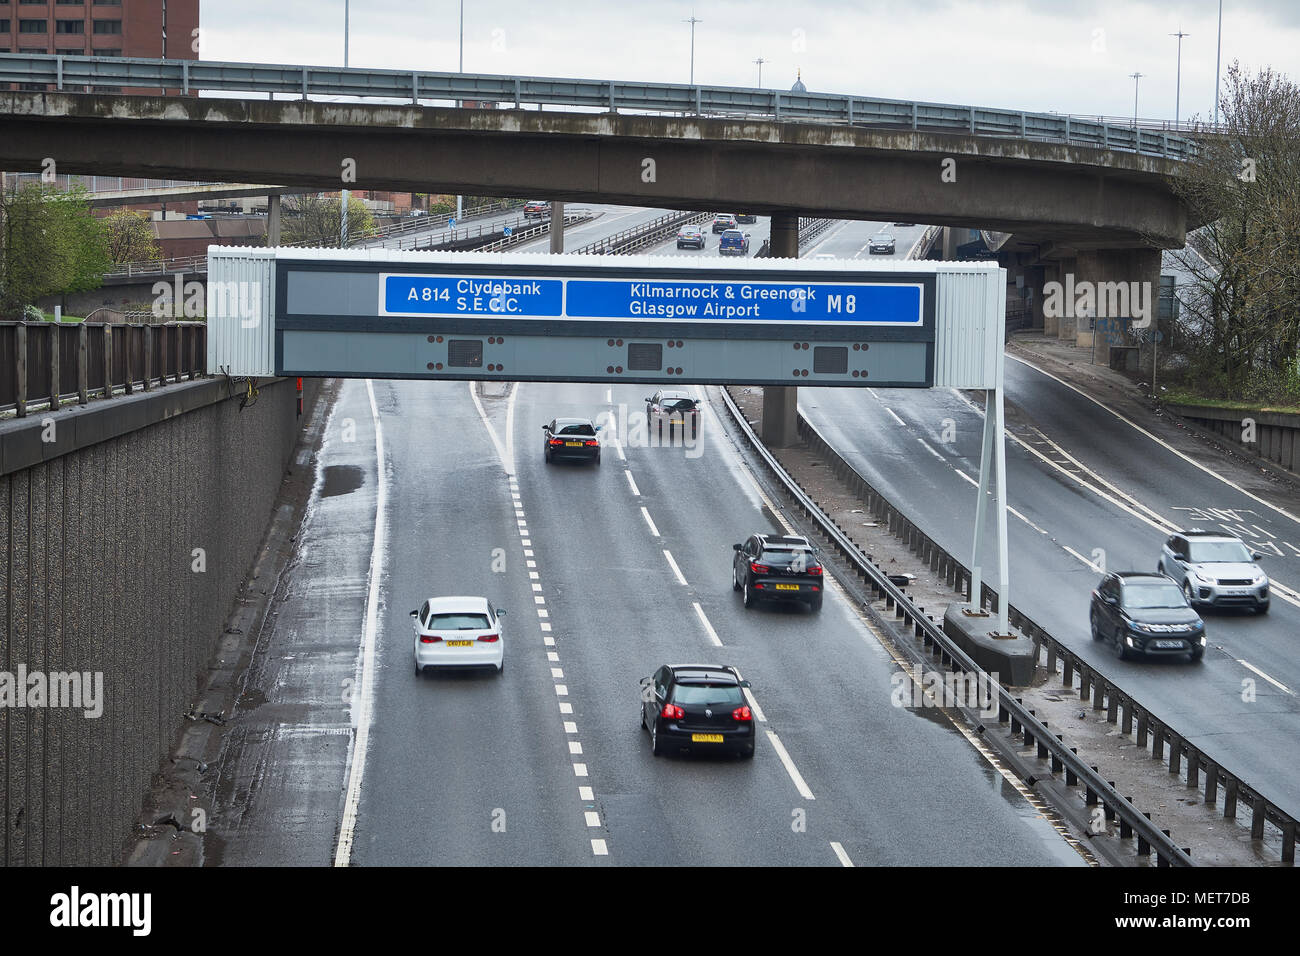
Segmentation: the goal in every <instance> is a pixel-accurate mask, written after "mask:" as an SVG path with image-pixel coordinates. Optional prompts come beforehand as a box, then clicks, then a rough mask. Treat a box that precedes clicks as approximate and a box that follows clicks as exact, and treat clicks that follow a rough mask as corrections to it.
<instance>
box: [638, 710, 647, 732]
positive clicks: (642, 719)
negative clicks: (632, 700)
mask: <svg viewBox="0 0 1300 956" xmlns="http://www.w3.org/2000/svg"><path fill="white" fill-rule="evenodd" d="M638 711H639V713H640V716H641V729H642V730H649V728H648V727H646V725H645V704H642V705H641V706H640V707H639V708H638Z"/></svg>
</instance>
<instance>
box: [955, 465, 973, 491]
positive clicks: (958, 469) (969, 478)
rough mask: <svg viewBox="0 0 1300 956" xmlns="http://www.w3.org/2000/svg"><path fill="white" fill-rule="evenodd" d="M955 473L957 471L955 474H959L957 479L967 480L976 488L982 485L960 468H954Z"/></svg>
mask: <svg viewBox="0 0 1300 956" xmlns="http://www.w3.org/2000/svg"><path fill="white" fill-rule="evenodd" d="M953 471H955V472H956V473H957V477H958V478H965V479H966V480H967V481H969V482H970V483H971V484H972V485H974V486H975V487H976V488H978V487H979V486H980V483H979V482H978V481H976V480H975V479H974V478H972V477H971V476H970V475H968V474H966V472H964V471H962V470H961V469H960V468H953Z"/></svg>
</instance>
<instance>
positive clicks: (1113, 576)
mask: <svg viewBox="0 0 1300 956" xmlns="http://www.w3.org/2000/svg"><path fill="white" fill-rule="evenodd" d="M1088 620H1089V624H1090V627H1091V630H1092V639H1093V640H1094V641H1105V642H1107V643H1108V644H1110V647H1111V650H1112V651H1114V653H1115V656H1116V657H1118V658H1119V659H1120V660H1122V661H1124V660H1128V659H1129V658H1131V657H1141V656H1152V657H1168V656H1171V655H1181V654H1186V655H1188V657H1190V658H1191V660H1192V661H1194V662H1195V661H1199V660H1200V659H1201V658H1202V657H1203V656H1205V622H1204V621H1202V620H1201V616H1200V615H1199V614H1197V613H1196V612H1195V611H1194V610H1192V607H1191V605H1189V604H1188V603H1187V597H1186V596H1185V595H1184V594H1183V592H1182V589H1181V588H1180V587H1179V586H1178V584H1177V582H1175V581H1174V579H1173V578H1171V577H1169V576H1168V575H1165V574H1151V573H1150V572H1142V571H1112V572H1109V573H1108V574H1106V575H1105V576H1104V577H1103V578H1102V579H1101V583H1100V584H1098V585H1097V590H1095V591H1093V592H1092V603H1091V606H1090V608H1089V611H1088Z"/></svg>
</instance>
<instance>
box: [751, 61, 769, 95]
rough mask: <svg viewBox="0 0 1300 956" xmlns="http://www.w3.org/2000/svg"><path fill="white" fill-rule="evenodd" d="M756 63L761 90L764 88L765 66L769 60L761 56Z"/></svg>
mask: <svg viewBox="0 0 1300 956" xmlns="http://www.w3.org/2000/svg"><path fill="white" fill-rule="evenodd" d="M754 62H755V63H757V64H758V88H759V89H760V90H761V89H762V88H763V64H764V63H766V62H767V60H765V59H763V58H762V57H761V56H760V57H759V58H758V59H757V60H755V61H754Z"/></svg>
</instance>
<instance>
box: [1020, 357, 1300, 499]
mask: <svg viewBox="0 0 1300 956" xmlns="http://www.w3.org/2000/svg"><path fill="white" fill-rule="evenodd" d="M1007 358H1009V359H1011V360H1012V361H1015V362H1019V363H1020V364H1021V365H1027V366H1028V367H1029V368H1032V369H1033V370H1034V371H1036V372H1040V373H1042V374H1043V375H1046V376H1047V377H1048V378H1050V379H1053V380H1054V381H1057V382H1060V383H1061V384H1062V385H1064V386H1065V387H1066V388H1068V389H1069V390H1070V391H1072V392H1076V393H1078V394H1079V395H1082V396H1083V397H1084V398H1086V399H1087V400H1088V401H1090V402H1092V403H1093V404H1094V405H1096V406H1097V407H1098V408H1101V409H1105V410H1106V411H1107V412H1109V413H1110V414H1112V415H1114V416H1115V417H1116V418H1118V419H1119V420H1120V421H1122V422H1123V423H1124V424H1125V425H1128V426H1129V427H1130V428H1132V429H1134V430H1135V431H1137V432H1139V433H1141V434H1142V435H1145V436H1146V437H1147V438H1149V439H1151V440H1152V441H1153V442H1155V443H1156V444H1157V445H1159V446H1160V447H1161V448H1164V449H1165V450H1166V451H1170V452H1173V454H1175V455H1177V456H1178V457H1179V458H1181V459H1182V460H1183V461H1185V462H1187V463H1188V464H1189V465H1194V466H1196V467H1197V468H1199V469H1200V470H1201V471H1203V472H1205V473H1206V474H1207V475H1209V476H1210V477H1211V478H1215V479H1217V480H1219V481H1221V482H1223V483H1224V484H1225V485H1227V486H1228V487H1229V488H1231V489H1233V490H1234V491H1237V492H1240V493H1241V494H1243V495H1245V496H1246V497H1247V498H1249V499H1250V500H1251V501H1257V502H1259V503H1260V504H1261V505H1264V506H1265V507H1266V508H1271V509H1272V510H1273V511H1276V512H1277V513H1278V514H1280V515H1282V516H1283V517H1286V518H1290V519H1291V520H1292V521H1294V522H1296V523H1298V524H1300V518H1298V517H1296V516H1295V515H1293V514H1292V513H1291V512H1289V511H1287V510H1286V509H1285V508H1281V507H1278V506H1277V505H1275V504H1273V503H1272V502H1269V501H1265V500H1264V499H1263V498H1261V497H1259V496H1258V495H1253V494H1251V493H1250V492H1249V491H1247V490H1246V489H1245V488H1243V487H1241V486H1240V485H1238V484H1236V483H1235V482H1233V481H1232V480H1231V479H1228V478H1225V477H1224V476H1223V475H1220V474H1218V473H1216V472H1215V471H1214V470H1213V469H1212V468H1209V467H1207V466H1205V465H1203V464H1201V463H1200V462H1199V461H1196V460H1195V459H1194V458H1190V457H1188V456H1187V455H1185V454H1183V453H1182V452H1181V451H1179V450H1178V449H1177V448H1174V447H1173V446H1172V445H1170V444H1169V443H1168V442H1166V441H1164V440H1163V439H1160V438H1158V437H1156V436H1155V435H1153V434H1151V432H1149V431H1147V430H1146V429H1145V428H1143V427H1142V426H1141V425H1139V424H1137V423H1136V422H1133V421H1130V420H1129V419H1127V418H1125V417H1124V416H1123V415H1121V414H1120V413H1119V412H1117V411H1115V410H1114V409H1113V408H1111V407H1109V406H1108V405H1105V404H1103V403H1102V402H1099V401H1098V400H1097V399H1095V398H1093V397H1092V396H1091V395H1089V394H1088V393H1087V392H1085V391H1082V390H1081V389H1078V388H1075V387H1074V386H1073V385H1071V384H1070V383H1069V382H1066V381H1063V380H1062V379H1059V378H1057V377H1056V376H1055V375H1053V374H1052V373H1051V372H1048V371H1045V370H1044V369H1041V368H1039V367H1038V366H1037V365H1035V364H1034V363H1033V362H1026V361H1025V360H1024V359H1022V358H1016V357H1015V356H1014V355H1008V356H1007Z"/></svg>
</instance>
